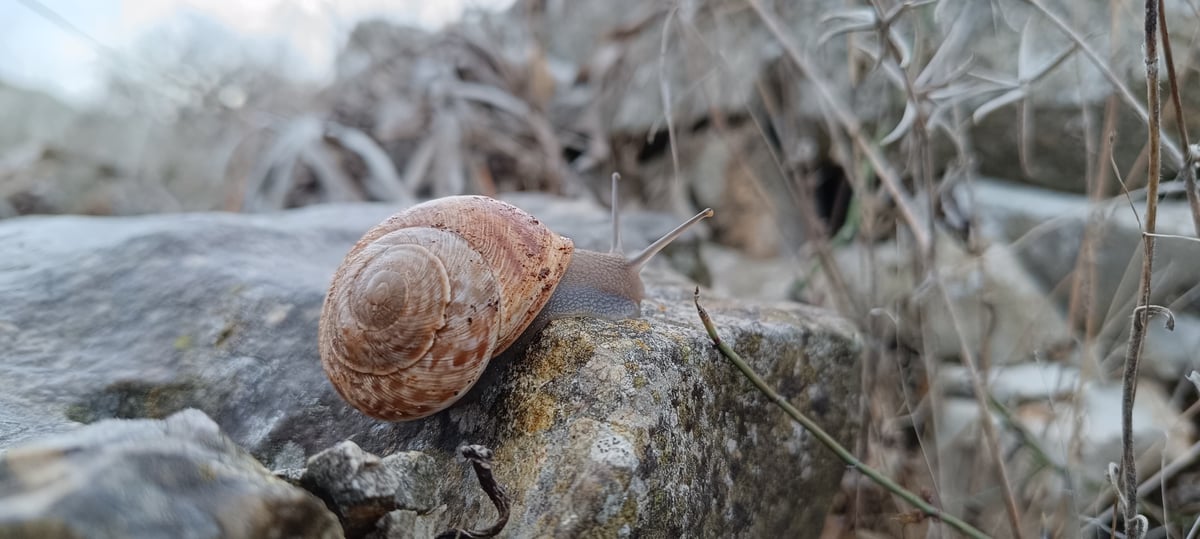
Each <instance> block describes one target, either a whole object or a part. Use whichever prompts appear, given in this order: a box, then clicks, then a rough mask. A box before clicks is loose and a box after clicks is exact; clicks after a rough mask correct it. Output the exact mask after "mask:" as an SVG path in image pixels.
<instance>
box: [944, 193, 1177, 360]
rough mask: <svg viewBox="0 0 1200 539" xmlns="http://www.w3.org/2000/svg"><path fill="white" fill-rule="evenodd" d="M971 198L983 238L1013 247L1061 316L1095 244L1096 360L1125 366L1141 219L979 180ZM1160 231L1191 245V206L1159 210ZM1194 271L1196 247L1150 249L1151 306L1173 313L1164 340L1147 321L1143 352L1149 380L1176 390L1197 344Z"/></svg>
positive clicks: (1110, 207) (1126, 209)
mask: <svg viewBox="0 0 1200 539" xmlns="http://www.w3.org/2000/svg"><path fill="white" fill-rule="evenodd" d="M967 192H969V193H970V194H969V200H970V204H971V207H972V208H973V209H972V212H971V213H972V214H973V215H974V217H975V219H976V222H977V223H978V225H979V232H980V235H981V236H982V237H984V238H986V239H988V240H989V241H994V242H997V243H1002V244H1006V245H1010V247H1009V249H1010V250H1011V252H1012V253H1013V254H1014V255H1015V256H1016V258H1017V259H1018V260H1019V261H1020V263H1021V266H1022V267H1024V268H1025V269H1026V270H1027V271H1028V273H1029V274H1030V275H1032V276H1033V278H1034V279H1035V280H1036V282H1037V284H1038V285H1039V286H1040V287H1041V288H1042V289H1044V290H1048V291H1050V292H1051V297H1052V298H1053V299H1054V300H1056V303H1057V304H1058V305H1059V307H1060V308H1061V309H1063V310H1064V311H1065V308H1066V306H1067V305H1068V303H1069V297H1070V293H1071V289H1072V280H1073V279H1074V275H1075V273H1074V272H1075V268H1076V265H1077V263H1078V262H1079V254H1080V251H1081V246H1082V245H1083V242H1084V240H1085V237H1089V238H1091V241H1095V242H1096V243H1095V245H1096V247H1095V249H1094V254H1093V255H1092V257H1091V259H1090V262H1089V264H1091V265H1092V266H1093V270H1092V271H1090V272H1089V275H1092V276H1094V279H1095V281H1094V289H1093V290H1092V292H1091V293H1090V301H1091V305H1092V315H1093V316H1095V317H1096V320H1098V321H1099V323H1098V324H1097V325H1096V327H1097V328H1100V331H1099V333H1100V334H1099V337H1100V342H1101V344H1102V345H1103V349H1102V350H1101V351H1100V357H1101V358H1104V357H1108V358H1109V359H1110V360H1112V359H1114V358H1115V356H1120V357H1124V351H1125V341H1126V339H1127V336H1128V332H1129V315H1130V314H1131V313H1132V312H1133V305H1134V300H1135V297H1136V295H1137V287H1138V279H1139V278H1140V275H1141V268H1142V249H1143V248H1142V244H1141V225H1140V221H1139V218H1140V217H1135V216H1134V214H1133V210H1132V209H1131V208H1130V203H1129V201H1128V200H1127V199H1126V198H1125V197H1118V198H1115V199H1112V200H1106V201H1103V202H1099V203H1096V202H1092V201H1089V200H1088V199H1087V197H1085V196H1082V195H1073V194H1067V193H1055V192H1051V191H1047V190H1045V189H1040V188H1036V187H1029V186H1023V185H1017V184H1013V183H1008V182H1003V181H998V180H982V179H981V180H976V181H975V182H973V184H972V185H971V187H970V190H969V191H967ZM964 194H965V193H964ZM1134 205H1135V207H1136V210H1137V214H1138V216H1141V215H1142V214H1143V213H1144V212H1145V198H1144V197H1142V198H1141V199H1136V200H1135V202H1134ZM1089 229H1090V230H1089ZM1156 230H1157V231H1158V233H1160V234H1173V235H1179V236H1186V237H1191V238H1194V237H1195V234H1196V231H1195V229H1194V227H1193V225H1192V217H1191V210H1190V209H1189V208H1188V206H1187V202H1186V201H1184V200H1181V199H1166V200H1163V201H1161V202H1160V203H1159V206H1158V223H1157V227H1156ZM1088 234H1090V236H1088ZM1196 267H1200V243H1197V242H1195V241H1189V240H1186V239H1180V238H1159V239H1158V240H1157V241H1155V246H1154V279H1153V281H1152V286H1151V302H1152V303H1155V304H1158V305H1163V306H1166V307H1168V308H1170V309H1171V310H1172V311H1173V312H1174V313H1175V315H1176V318H1177V323H1176V325H1175V332H1174V333H1171V332H1166V331H1164V330H1163V328H1162V323H1161V321H1157V320H1155V321H1152V322H1151V328H1150V334H1149V339H1148V340H1147V344H1146V357H1147V358H1148V359H1147V361H1148V364H1149V365H1150V366H1151V367H1150V369H1151V370H1150V371H1149V372H1151V373H1153V374H1156V375H1158V376H1160V377H1161V378H1162V379H1164V380H1170V381H1175V380H1177V379H1178V377H1179V376H1181V375H1182V374H1184V373H1186V371H1187V369H1188V367H1187V364H1188V355H1187V350H1192V349H1194V347H1192V348H1189V346H1191V344H1192V343H1195V342H1197V340H1198V339H1200V337H1197V336H1196V335H1195V332H1196V331H1197V329H1196V325H1195V324H1194V322H1196V321H1197V317H1196V316H1195V315H1196V314H1200V300H1197V299H1196V295H1195V294H1196V293H1195V287H1196V271H1195V268H1196ZM1187 313H1191V314H1192V315H1191V316H1188V315H1187ZM1116 359H1117V361H1120V359H1119V358H1116Z"/></svg>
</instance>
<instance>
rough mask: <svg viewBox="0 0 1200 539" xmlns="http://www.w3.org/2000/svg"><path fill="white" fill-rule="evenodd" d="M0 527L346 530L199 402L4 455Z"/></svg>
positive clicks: (122, 532) (74, 532) (325, 538)
mask: <svg viewBox="0 0 1200 539" xmlns="http://www.w3.org/2000/svg"><path fill="white" fill-rule="evenodd" d="M0 536H2V537H11V538H26V537H27V538H31V539H32V538H37V539H51V538H64V539H68V538H75V537H95V538H104V537H113V538H124V537H137V538H154V537H162V538H167V537H179V538H197V539H199V538H214V539H215V538H238V537H241V538H247V539H252V538H259V537H296V538H314V539H316V538H321V539H333V538H340V537H342V529H341V528H340V527H339V526H338V523H337V519H336V518H335V517H334V516H333V514H332V513H330V512H329V511H328V510H327V509H325V506H324V504H322V503H321V500H319V499H317V498H316V497H314V496H312V495H311V494H309V493H308V492H305V491H304V490H303V489H300V488H297V487H294V486H292V485H289V484H287V483H286V482H284V481H281V480H279V479H276V478H275V477H273V476H272V475H271V473H270V472H269V471H267V469H266V468H264V467H263V466H262V465H261V464H259V463H258V461H256V460H254V458H253V457H251V456H250V455H249V454H247V453H246V452H245V451H243V450H242V449H241V448H239V447H238V446H237V445H236V444H234V443H233V442H232V441H231V440H230V439H229V438H227V437H226V436H225V435H223V434H221V432H220V429H219V428H218V427H217V425H216V423H213V422H212V420H211V419H209V418H208V417H207V416H205V415H204V414H203V413H202V412H200V411H198V410H185V411H182V412H179V413H177V414H174V415H172V416H170V417H168V418H167V419H165V420H149V419H140V420H117V419H110V420H105V421H100V422H97V423H95V424H92V425H88V426H86V427H83V428H79V429H76V430H74V431H71V432H69V433H65V434H60V435H57V436H53V437H50V438H46V439H42V440H38V441H36V442H33V443H30V444H27V445H22V446H18V447H13V448H9V449H8V450H7V451H5V452H4V453H3V454H2V455H0Z"/></svg>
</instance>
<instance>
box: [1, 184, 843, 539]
mask: <svg viewBox="0 0 1200 539" xmlns="http://www.w3.org/2000/svg"><path fill="white" fill-rule="evenodd" d="M536 200H540V202H538V203H535V201H536ZM522 203H523V204H526V205H527V209H528V210H529V211H531V212H532V213H534V214H535V215H543V216H546V217H545V219H544V221H545V222H547V223H550V226H552V227H557V226H559V225H561V228H559V230H562V231H563V232H564V233H567V234H572V228H573V227H585V226H586V227H590V228H594V227H596V226H598V225H600V223H599V222H589V220H588V219H586V218H579V217H581V216H586V215H588V214H589V212H586V211H580V210H579V209H578V208H576V209H575V210H574V211H570V212H563V213H561V215H571V216H572V217H573V218H571V219H562V218H558V217H556V215H560V214H559V213H556V212H555V211H553V210H551V209H549V206H550V205H553V204H557V203H559V202H558V201H555V200H553V199H552V198H545V197H543V198H541V199H534V198H528V197H527V198H525V199H524V201H523V202H522ZM393 209H394V208H391V207H387V206H384V205H360V206H324V207H317V208H310V209H303V210H296V211H290V212H284V213H277V214H265V215H253V216H251V215H229V214H195V215H182V216H150V217H136V218H120V219H113V218H86V217H30V218H21V219H14V220H8V221H4V222H3V223H0V237H2V238H3V239H4V241H2V242H0V245H3V255H2V256H0V260H3V261H4V262H3V263H2V265H0V283H2V289H3V293H4V294H3V295H4V297H5V298H6V301H5V302H4V306H3V308H2V310H0V327H2V328H3V329H2V330H0V348H3V349H4V350H5V351H6V352H5V361H4V362H3V363H2V364H0V373H2V376H3V379H4V380H6V382H7V383H8V384H10V387H11V388H12V390H10V391H6V392H5V393H4V396H3V400H2V405H0V410H3V413H4V421H3V422H0V446H2V447H3V448H4V449H6V450H7V451H6V453H5V454H4V457H2V458H0V483H2V484H3V485H4V488H3V489H0V492H4V497H3V500H2V501H0V507H3V508H5V509H3V510H2V512H0V527H3V529H4V531H5V534H7V535H10V536H11V535H14V534H15V535H17V536H30V537H32V536H45V535H43V534H44V533H49V532H46V530H55V532H56V533H60V534H62V535H61V536H64V537H65V536H69V534H70V533H71V531H72V530H74V531H79V530H89V531H88V532H86V533H88V534H101V535H103V534H104V533H108V534H109V536H121V535H124V533H125V532H126V531H128V530H134V531H130V532H129V533H134V534H142V536H153V534H154V532H153V531H152V530H154V529H158V528H155V526H161V525H162V523H161V522H160V521H158V520H155V519H156V518H158V517H156V516H154V515H159V514H161V513H162V511H173V512H179V513H181V514H182V513H186V514H187V515H190V516H189V517H188V518H189V520H186V521H180V522H179V523H178V524H179V526H181V527H183V528H186V529H187V533H190V534H193V535H191V536H195V537H215V536H241V537H258V536H263V535H265V534H266V532H265V531H264V530H268V531H269V530H274V532H279V531H280V530H284V531H287V532H288V533H292V532H293V531H296V530H301V529H302V530H303V535H305V536H312V537H318V536H320V537H324V536H328V535H329V534H336V533H340V532H341V530H339V529H336V528H331V526H330V522H332V520H331V518H322V517H320V516H319V514H325V515H326V516H328V515H329V513H325V510H323V509H320V510H317V509H314V507H318V508H319V507H320V506H321V504H319V503H318V502H316V501H315V500H314V498H312V497H311V496H309V495H307V494H306V493H305V492H304V491H303V490H301V489H300V488H299V487H291V486H289V485H287V484H285V483H282V482H281V481H279V480H275V479H273V478H272V477H271V475H270V473H269V472H268V470H275V471H276V472H277V473H279V474H280V475H282V476H285V477H292V478H295V479H296V480H297V481H296V483H297V484H298V485H301V486H309V487H310V489H311V490H312V491H313V492H315V493H317V494H319V495H321V496H322V497H323V498H325V499H326V501H327V502H329V507H330V510H331V511H333V513H334V514H336V515H337V517H338V518H339V519H340V520H341V522H342V524H343V526H344V530H345V533H346V534H347V535H348V536H352V537H358V536H363V535H365V534H371V533H374V534H377V535H378V534H382V535H381V536H384V535H386V536H389V537H391V536H405V537H407V536H413V535H412V534H414V533H416V532H413V531H412V529H438V528H449V527H450V526H451V525H460V526H476V523H481V524H480V526H482V523H485V522H488V521H489V519H492V518H494V516H493V514H494V513H493V511H494V510H493V509H492V507H491V504H490V502H489V501H488V500H487V499H486V498H485V497H484V496H483V495H482V493H481V492H480V491H479V489H478V486H477V485H476V484H475V480H474V478H473V477H472V473H471V472H470V469H469V467H468V466H465V465H464V464H462V463H461V462H458V461H457V459H456V457H455V451H456V448H457V447H458V446H459V445H461V444H463V443H482V444H485V445H487V446H488V447H490V448H492V449H493V450H494V451H495V454H496V457H495V470H496V476H497V478H498V479H499V480H500V482H501V483H502V484H503V485H504V486H505V488H506V489H508V491H509V493H510V494H511V496H512V499H513V515H512V518H511V520H510V522H509V525H508V528H507V533H510V534H511V535H512V536H542V535H553V536H561V537H578V536H585V535H593V534H598V535H600V536H610V535H624V534H630V533H634V532H635V531H636V532H637V533H651V534H654V533H664V534H668V535H689V534H691V533H693V532H695V530H705V531H704V532H703V533H706V534H708V533H712V534H717V535H746V536H761V535H763V534H767V535H785V536H786V535H796V534H801V533H803V532H804V530H814V529H819V528H820V527H821V525H822V521H823V519H824V515H825V513H826V511H827V510H828V507H829V504H830V501H831V499H832V497H833V495H834V493H835V492H836V490H837V485H838V483H839V481H840V480H841V475H842V465H841V464H840V463H839V462H837V461H836V460H835V459H834V457H833V454H832V453H830V452H829V451H828V450H826V449H825V448H823V447H820V446H819V445H817V444H816V443H815V441H814V440H813V439H812V437H811V436H810V435H809V434H808V433H806V432H805V431H804V430H803V429H800V428H798V427H796V426H794V425H793V424H792V423H790V422H789V421H787V420H785V419H784V417H783V415H782V414H781V413H779V412H777V411H775V410H773V409H772V408H771V407H770V406H768V404H767V401H766V399H765V398H763V397H762V396H760V395H758V394H757V392H755V391H754V390H753V388H752V386H750V385H749V384H748V383H747V382H745V381H744V380H743V379H741V378H740V377H739V376H738V375H736V374H735V371H734V370H733V369H732V368H731V367H730V365H729V364H727V363H726V362H725V361H724V360H722V359H721V358H720V357H718V356H717V355H716V354H715V353H714V351H713V350H712V348H711V344H710V343H709V342H708V339H707V336H706V335H705V334H704V332H703V330H702V328H701V326H700V324H699V319H698V318H697V316H696V313H695V309H694V307H693V306H692V304H691V301H690V300H691V293H692V290H691V289H692V285H691V284H689V283H688V282H687V281H686V280H685V279H683V278H682V277H679V276H677V274H675V273H673V272H672V271H671V270H670V269H668V268H665V267H662V268H658V269H655V270H650V271H648V272H647V273H648V279H649V281H648V282H649V295H648V299H647V300H646V301H645V302H644V304H643V311H644V313H645V316H644V317H643V318H641V319H636V320H626V321H620V322H610V321H602V320H592V319H568V320H562V321H558V322H555V323H553V324H551V325H550V326H549V327H548V328H547V329H546V330H545V331H544V332H543V334H542V336H541V338H539V339H538V340H537V341H536V342H534V343H533V344H532V345H531V347H530V348H529V350H528V353H526V354H524V355H523V356H521V357H517V358H513V359H512V360H511V362H510V363H508V364H506V365H504V366H503V368H502V369H501V370H500V372H499V373H497V374H495V375H494V379H493V380H491V381H490V382H488V383H487V384H485V385H484V387H483V388H482V390H481V391H478V392H477V394H476V395H473V396H469V397H468V398H469V399H470V400H471V402H468V403H466V404H463V405H460V406H457V407H455V408H452V409H451V410H449V411H447V412H446V413H443V414H438V415H435V416H433V417H430V418H428V419H427V420H422V421H416V422H411V423H401V424H390V423H385V422H380V421H376V420H372V419H370V418H368V417H365V416H363V415H361V414H359V413H358V412H356V411H354V410H353V409H351V408H350V407H349V406H348V405H346V404H345V403H343V402H342V401H341V400H340V398H339V397H338V396H337V395H336V394H335V393H334V392H333V390H332V387H331V385H330V384H329V382H328V381H327V380H326V379H325V376H324V373H323V372H322V370H321V367H320V361H319V358H318V356H317V348H316V324H317V317H318V315H319V312H320V305H321V302H322V300H323V298H324V293H325V290H326V286H327V283H328V279H329V278H330V276H331V275H332V273H333V269H334V268H335V267H336V265H337V264H338V263H339V262H340V259H341V257H342V256H343V254H344V253H345V251H346V250H348V248H349V246H350V245H351V244H352V243H353V242H354V241H355V240H356V239H357V236H358V235H359V234H361V232H362V231H363V230H365V228H367V227H368V226H369V225H371V224H373V223H374V222H376V221H378V220H380V219H382V218H383V217H384V216H386V215H388V214H389V213H390V212H391V211H392V210H393ZM590 214H591V215H593V216H595V217H597V221H606V220H607V218H606V217H604V212H603V211H602V210H600V209H599V208H594V209H592V211H591V212H590ZM651 221H652V220H648V219H640V220H639V219H628V220H626V221H625V223H626V225H627V226H629V227H631V228H630V230H629V233H628V234H627V235H626V236H625V238H626V239H625V242H626V244H627V245H633V244H634V243H635V242H636V243H643V242H645V241H646V240H644V239H643V236H646V235H657V234H659V233H661V232H662V231H663V230H657V229H647V228H645V227H647V226H649V225H647V223H649V222H651ZM660 222H661V221H660ZM667 226H669V224H668V225H667ZM633 227H639V228H633ZM660 228H661V227H660ZM577 237H579V238H580V242H581V245H583V246H586V245H588V243H589V240H588V239H587V237H588V234H586V233H580V234H578V235H577ZM592 241H593V242H594V241H595V240H592ZM603 241H604V243H607V240H603ZM689 248H690V249H692V250H694V249H696V245H695V243H692V245H691V246H690V247H689V246H688V245H686V244H685V245H682V246H680V250H682V251H685V252H686V251H687V250H688V249H689ZM708 307H709V309H710V310H711V311H712V312H713V314H714V316H715V319H716V322H717V323H718V324H719V325H720V326H721V330H722V332H723V334H724V335H725V338H726V339H728V340H729V341H730V342H731V343H733V344H734V345H735V346H737V347H738V348H739V349H741V350H742V352H743V353H744V354H745V355H746V356H747V357H748V358H750V359H751V361H752V363H753V364H754V365H755V367H756V368H757V369H758V370H759V371H760V372H763V373H764V374H766V375H767V376H768V378H769V379H770V380H771V381H772V383H774V384H776V385H777V386H779V387H781V388H784V389H785V390H786V391H788V392H789V394H791V395H792V397H793V402H795V403H796V405H797V406H800V407H802V408H803V409H805V410H807V411H808V412H809V413H811V414H813V415H814V417H816V418H817V420H818V421H819V422H820V423H821V424H822V425H824V426H825V428H826V429H828V430H829V431H830V432H832V433H833V434H834V435H835V436H836V437H837V438H838V439H840V440H843V441H844V442H846V443H849V442H850V441H851V440H853V439H854V436H855V434H856V432H857V429H858V419H857V416H856V414H855V410H856V407H857V404H856V403H857V399H858V394H859V389H860V386H859V384H858V372H859V367H858V357H859V353H860V348H861V344H860V343H859V341H858V337H857V336H856V331H855V330H854V328H853V327H852V326H850V325H849V324H848V323H847V322H845V321H844V320H842V319H840V318H838V317H837V316H835V315H833V314H830V313H828V312H825V311H822V310H819V309H815V308H809V307H803V306H800V305H796V304H788V303H779V304H775V305H767V304H762V303H746V302H738V301H732V300H723V299H720V298H719V297H716V296H714V297H712V298H710V299H709V301H708ZM133 418H166V419H165V420H164V421H158V422H156V421H147V420H143V419H137V420H134V419H133ZM209 418H211V419H209ZM85 424H86V425H87V426H83V425H85ZM47 436H50V437H49V438H47ZM196 446H199V447H201V448H202V449H203V450H200V449H194V448H195V447H196ZM64 448H66V449H64ZM367 452H370V453H374V455H372V454H369V453H367ZM375 455H378V456H375ZM381 458H382V460H381ZM397 459H399V462H398V461H397ZM160 460H161V462H159V461H160ZM35 462H36V463H38V464H37V465H34V464H32V463H35ZM393 463H395V464H393ZM414 463H419V465H418V464H414ZM228 466H236V467H237V468H236V469H235V470H231V471H228V472H226V471H224V470H225V468H226V467H228ZM306 468H307V470H306ZM184 469H195V470H198V471H195V472H187V473H193V474H203V473H209V474H210V475H209V476H205V477H211V481H200V482H198V483H196V484H195V485H194V487H192V488H185V487H183V486H181V485H190V484H192V480H190V479H188V477H193V476H184V477H181V476H179V475H176V474H182V473H185V472H184V471H183V470H184ZM40 470H55V472H54V473H53V474H49V475H47V474H46V472H44V471H40ZM204 470H209V472H204ZM321 470H324V471H321ZM330 470H334V471H330ZM338 470H340V471H338ZM385 472H387V473H393V474H395V477H392V478H391V479H387V480H378V481H376V480H372V481H366V480H364V481H358V480H353V479H352V478H353V477H358V474H365V475H372V474H379V473H385ZM226 474H229V475H233V476H236V477H241V478H243V480H239V481H238V482H235V483H232V484H227V483H229V482H228V481H226V480H224V479H223V477H225V475H226ZM85 477H86V478H89V479H87V480H82V479H83V478H85ZM313 477H317V479H312V478H313ZM330 482H339V483H338V485H336V486H331V485H330V484H329V483H330ZM121 484H140V485H144V488H143V487H138V488H137V489H135V490H136V491H137V494H136V495H137V496H145V497H146V498H147V499H150V498H157V497H158V494H155V493H159V492H164V493H166V494H164V496H166V497H168V498H170V500H171V501H172V503H174V504H177V505H176V506H172V508H170V509H160V508H158V506H156V505H145V504H140V502H137V501H136V500H130V501H129V502H115V503H114V502H113V501H112V499H111V497H109V496H107V495H106V494H104V493H106V492H111V491H112V490H113V489H119V485H121ZM210 485H222V488H221V489H217V488H214V487H213V486H210ZM226 488H228V489H229V490H228V491H227V490H225V489H226ZM172 489H175V490H172ZM331 492H337V493H338V494H331ZM392 497H396V499H401V498H403V499H405V500H408V499H410V498H411V500H415V501H411V502H403V503H401V502H399V501H397V502H394V503H393V501H390V500H391V499H392ZM381 499H382V500H383V501H380V500H381ZM800 499H803V500H804V503H803V504H801V505H797V504H796V503H795V502H796V500H800ZM230 500H239V502H234V503H231V502H230ZM345 500H350V501H345ZM127 504H128V505H127ZM314 504H315V505H314ZM274 507H283V508H285V509H283V510H278V511H276V510H274V509H271V508H274ZM85 509H86V510H85ZM141 510H144V511H146V514H145V515H142V514H141V513H139V512H138V511H141ZM314 512H315V513H317V514H313V513H314ZM396 512H400V513H399V514H397V513H396ZM118 513H119V515H118ZM272 515H275V516H272ZM297 515H300V516H303V519H307V520H303V519H301V520H297V519H299V518H300V516H297ZM251 516H252V517H253V518H251ZM405 519H407V520H405ZM414 519H415V520H414ZM410 521H412V522H417V523H419V524H414V525H416V526H417V528H408V527H407V526H408V525H407V524H402V523H407V522H410ZM232 522H244V523H245V526H246V527H245V528H238V527H229V526H228V525H227V523H232ZM192 523H194V524H195V525H194V526H193V524H192ZM99 530H107V532H101V531H99ZM141 530H149V531H141ZM214 530H220V531H219V532H214ZM289 530H290V531H289ZM388 530H392V531H388ZM388 534H391V535H388ZM397 534H398V535H397ZM406 534H408V535H406ZM417 536H419V534H417Z"/></svg>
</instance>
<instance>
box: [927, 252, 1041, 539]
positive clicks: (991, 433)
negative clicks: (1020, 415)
mask: <svg viewBox="0 0 1200 539" xmlns="http://www.w3.org/2000/svg"><path fill="white" fill-rule="evenodd" d="M933 280H934V283H935V286H936V287H937V289H938V292H939V293H940V294H941V296H942V300H943V301H945V302H946V310H947V312H949V313H950V320H951V322H952V323H953V324H954V333H955V335H957V336H958V346H959V353H960V354H962V362H963V365H964V366H966V367H967V374H968V375H969V376H970V378H971V389H972V392H974V393H975V401H976V402H977V403H978V404H979V413H980V416H981V417H980V421H979V423H980V425H981V426H982V427H983V437H984V440H985V441H986V442H987V444H988V447H990V448H991V449H992V450H991V453H992V459H993V460H994V461H995V462H994V464H995V465H996V475H998V476H999V477H1000V487H1001V492H1002V493H1003V494H1004V510H1005V511H1006V512H1007V513H1008V520H1009V523H1010V524H1011V525H1012V534H1013V537H1016V538H1017V539H1020V538H1021V537H1022V535H1021V513H1020V511H1019V510H1018V509H1017V501H1016V498H1015V497H1013V493H1012V487H1011V484H1012V483H1011V482H1010V481H1009V479H1008V468H1007V467H1006V466H1005V464H1004V452H1003V451H1001V450H1000V441H999V440H1000V437H999V436H997V435H996V425H995V424H994V423H993V422H992V413H991V406H990V405H989V403H988V392H987V388H985V387H984V385H983V377H982V376H980V374H979V369H978V367H976V365H975V355H974V354H973V353H971V349H970V347H968V346H967V341H966V339H965V338H964V337H963V335H965V334H966V333H964V330H963V328H962V327H960V326H959V320H960V317H959V315H958V313H957V312H956V310H955V308H954V302H953V301H952V300H951V299H950V293H949V292H947V291H946V286H945V285H944V284H943V283H942V280H941V278H939V277H938V276H937V275H934V279H933Z"/></svg>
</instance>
